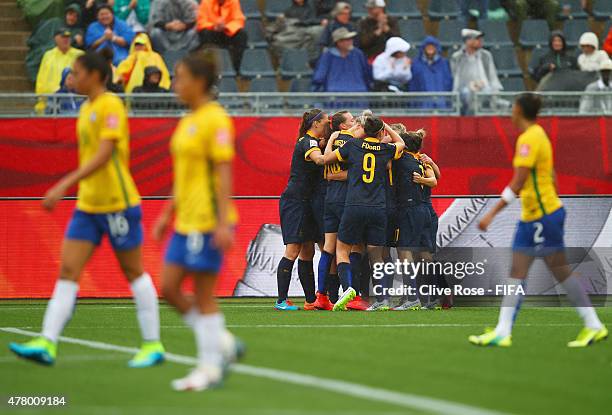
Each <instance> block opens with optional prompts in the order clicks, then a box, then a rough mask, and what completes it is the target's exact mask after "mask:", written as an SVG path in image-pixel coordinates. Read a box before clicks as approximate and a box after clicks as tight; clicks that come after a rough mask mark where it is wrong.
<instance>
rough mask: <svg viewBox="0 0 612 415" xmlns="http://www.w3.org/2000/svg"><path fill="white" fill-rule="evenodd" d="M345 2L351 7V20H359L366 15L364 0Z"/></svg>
mask: <svg viewBox="0 0 612 415" xmlns="http://www.w3.org/2000/svg"><path fill="white" fill-rule="evenodd" d="M347 2H348V3H350V4H351V6H352V7H353V12H352V16H353V20H360V19H362V18H364V17H366V16H367V15H368V9H366V7H365V0H348V1H347Z"/></svg>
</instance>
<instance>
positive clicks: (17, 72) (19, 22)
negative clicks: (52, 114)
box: [0, 1, 33, 92]
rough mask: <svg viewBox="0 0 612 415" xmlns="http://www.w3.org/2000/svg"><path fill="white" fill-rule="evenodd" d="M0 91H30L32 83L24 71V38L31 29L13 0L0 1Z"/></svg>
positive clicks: (25, 50)
mask: <svg viewBox="0 0 612 415" xmlns="http://www.w3.org/2000/svg"><path fill="white" fill-rule="evenodd" d="M0 25H1V26H0V27H2V29H0V30H1V32H2V34H1V35H0V60H2V68H1V69H0V91H14V92H25V91H32V89H33V84H32V83H31V82H30V81H29V80H28V77H27V76H26V72H25V66H24V62H25V58H26V54H27V52H28V49H27V47H26V39H27V37H28V36H29V34H30V32H31V29H30V27H29V26H28V24H27V23H26V22H25V20H24V19H23V16H22V14H21V11H20V10H19V8H18V7H17V3H16V2H15V1H3V2H1V3H0Z"/></svg>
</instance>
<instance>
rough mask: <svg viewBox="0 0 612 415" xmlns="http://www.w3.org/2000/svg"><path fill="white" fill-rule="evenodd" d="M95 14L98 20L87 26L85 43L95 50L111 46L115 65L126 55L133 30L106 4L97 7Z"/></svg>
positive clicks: (132, 36)
mask: <svg viewBox="0 0 612 415" xmlns="http://www.w3.org/2000/svg"><path fill="white" fill-rule="evenodd" d="M97 16H98V21H96V22H94V23H92V24H90V25H89V27H88V28H87V32H86V34H85V45H86V46H87V47H88V48H90V49H94V50H97V51H99V50H102V49H104V48H107V47H108V48H111V49H112V50H113V64H114V65H115V66H117V65H119V63H121V61H123V60H124V59H125V58H126V57H127V55H128V53H129V47H130V44H131V43H132V40H134V32H133V31H132V29H131V28H130V26H129V25H128V24H127V23H126V22H124V21H123V20H120V19H118V18H116V17H115V15H114V13H113V8H112V7H111V6H109V5H108V4H104V5H102V6H100V7H99V8H98V14H97Z"/></svg>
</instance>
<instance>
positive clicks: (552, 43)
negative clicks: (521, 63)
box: [531, 30, 578, 82]
mask: <svg viewBox="0 0 612 415" xmlns="http://www.w3.org/2000/svg"><path fill="white" fill-rule="evenodd" d="M548 46H549V48H550V50H549V51H548V53H547V54H546V55H544V56H542V57H541V58H540V60H539V62H538V64H537V66H536V67H535V68H533V69H532V70H533V73H532V74H531V77H532V78H533V80H534V81H536V82H540V81H541V80H542V78H544V77H545V76H546V75H548V74H549V73H551V72H553V71H559V70H569V69H578V61H577V60H576V57H575V56H574V55H572V54H571V53H569V52H568V51H567V43H566V41H565V36H564V35H563V32H561V31H560V30H555V31H553V32H552V33H551V34H550V40H549V42H548Z"/></svg>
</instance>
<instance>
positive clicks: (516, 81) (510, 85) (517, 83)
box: [500, 77, 525, 92]
mask: <svg viewBox="0 0 612 415" xmlns="http://www.w3.org/2000/svg"><path fill="white" fill-rule="evenodd" d="M500 82H501V84H502V85H503V87H504V91H507V92H515V91H516V92H518V91H524V90H525V81H524V80H523V78H522V77H513V78H502V79H500Z"/></svg>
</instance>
